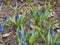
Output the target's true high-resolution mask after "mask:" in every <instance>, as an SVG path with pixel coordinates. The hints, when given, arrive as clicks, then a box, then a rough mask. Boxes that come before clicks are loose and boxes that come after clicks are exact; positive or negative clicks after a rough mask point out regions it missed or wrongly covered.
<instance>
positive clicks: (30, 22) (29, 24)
mask: <svg viewBox="0 0 60 45" xmlns="http://www.w3.org/2000/svg"><path fill="white" fill-rule="evenodd" d="M31 25H32V21H31V19H30V20H29V22H28V26H29V27H31Z"/></svg>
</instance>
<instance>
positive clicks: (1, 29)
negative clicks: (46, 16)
mask: <svg viewBox="0 0 60 45" xmlns="http://www.w3.org/2000/svg"><path fill="white" fill-rule="evenodd" d="M3 30H4V28H3V25H2V24H1V23H0V32H3Z"/></svg>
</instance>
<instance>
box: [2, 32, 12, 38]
mask: <svg viewBox="0 0 60 45" xmlns="http://www.w3.org/2000/svg"><path fill="white" fill-rule="evenodd" d="M11 33H12V32H10V33H6V34H3V36H2V37H7V36H9V35H10V34H11Z"/></svg>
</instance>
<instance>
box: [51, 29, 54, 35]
mask: <svg viewBox="0 0 60 45" xmlns="http://www.w3.org/2000/svg"><path fill="white" fill-rule="evenodd" d="M50 35H51V36H53V35H54V28H50Z"/></svg>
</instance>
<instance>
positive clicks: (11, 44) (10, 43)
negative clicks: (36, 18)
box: [0, 0, 60, 45]
mask: <svg viewBox="0 0 60 45" xmlns="http://www.w3.org/2000/svg"><path fill="white" fill-rule="evenodd" d="M38 3H39V4H40V5H44V1H42V0H41V1H40V0H39V1H38ZM52 4H53V5H54V6H53V7H52V8H53V10H54V11H55V12H56V14H57V15H56V16H55V18H56V20H58V21H57V22H58V23H59V26H60V6H56V5H55V4H54V2H52ZM5 15H8V16H13V14H12V13H11V11H10V9H8V8H3V9H2V10H0V22H1V21H2V19H3V16H5ZM4 34H9V36H5V37H2V35H4ZM15 39H16V35H15V29H14V27H7V29H5V30H4V32H3V33H1V34H0V43H4V42H5V45H17V42H16V40H15ZM6 40H7V41H6ZM40 42H41V43H40ZM38 44H39V45H40V44H41V45H44V43H43V42H42V41H41V40H40V39H38V40H37V42H35V45H38Z"/></svg>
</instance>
